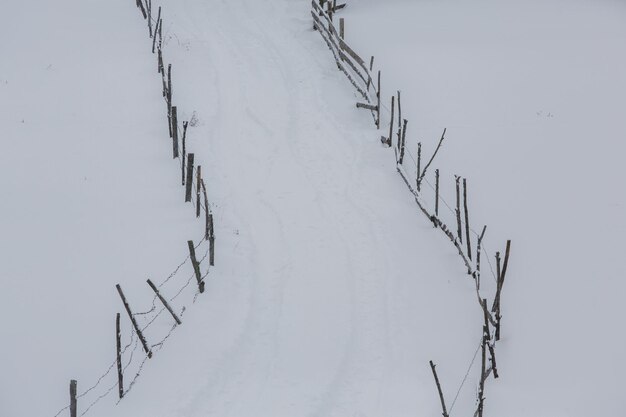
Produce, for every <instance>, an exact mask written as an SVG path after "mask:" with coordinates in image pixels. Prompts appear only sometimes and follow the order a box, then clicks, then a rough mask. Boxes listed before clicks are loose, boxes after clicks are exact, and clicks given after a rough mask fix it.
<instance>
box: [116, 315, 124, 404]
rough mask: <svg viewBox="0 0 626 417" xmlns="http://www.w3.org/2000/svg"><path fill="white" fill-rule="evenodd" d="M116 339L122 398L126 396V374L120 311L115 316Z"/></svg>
mask: <svg viewBox="0 0 626 417" xmlns="http://www.w3.org/2000/svg"><path fill="white" fill-rule="evenodd" d="M115 339H116V342H117V343H116V347H117V390H118V394H119V397H120V400H121V399H122V398H123V397H124V375H123V373H122V332H121V329H120V313H117V315H116V316H115Z"/></svg>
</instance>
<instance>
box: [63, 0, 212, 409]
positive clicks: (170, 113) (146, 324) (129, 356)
mask: <svg viewBox="0 0 626 417" xmlns="http://www.w3.org/2000/svg"><path fill="white" fill-rule="evenodd" d="M144 1H145V4H144ZM136 5H137V7H138V8H139V10H140V11H141V14H142V16H143V18H144V20H146V21H147V22H148V29H149V36H150V39H151V41H150V43H151V47H152V53H155V48H156V52H157V64H158V65H157V69H158V72H159V74H160V75H161V87H162V89H163V100H164V101H165V104H166V107H167V119H168V126H169V136H170V137H171V138H172V144H173V149H174V156H175V157H178V152H177V150H178V138H179V137H180V138H182V139H181V140H182V141H184V140H185V137H186V133H187V131H186V129H183V131H182V135H179V133H180V126H179V125H178V123H177V117H176V108H177V107H176V106H175V105H173V98H172V96H173V94H172V91H173V88H172V80H171V68H172V65H171V64H168V65H167V66H166V65H165V64H164V60H163V51H162V46H163V33H162V32H163V19H162V17H161V11H162V9H161V7H159V9H158V16H157V18H156V20H155V19H154V18H153V17H152V0H136ZM153 24H154V27H153ZM153 28H154V30H153ZM166 36H167V32H166ZM157 38H158V43H157ZM166 67H167V76H166V69H165V68H166ZM166 78H167V82H166ZM187 123H188V122H186V121H183V123H182V124H183V126H184V127H185V128H186V125H187ZM183 149H185V150H186V146H183ZM182 156H183V157H186V155H182ZM177 159H179V164H180V165H181V169H182V167H183V164H184V162H183V161H182V160H181V159H182V158H180V157H178V158H177ZM198 168H199V166H189V170H188V172H189V174H190V175H191V178H189V179H190V180H191V181H189V182H190V183H191V184H189V185H191V186H192V187H196V189H197V190H199V189H200V187H199V185H200V184H199V183H198V181H201V182H202V183H204V180H203V179H202V177H201V175H200V170H199V169H198ZM193 194H194V193H191V196H190V198H187V199H186V200H188V201H191V202H192V203H193V207H194V214H196V210H198V209H199V208H202V209H203V210H204V211H205V218H206V225H205V233H203V237H202V239H200V240H199V242H198V243H197V244H195V245H194V244H193V242H192V241H189V243H190V244H189V250H190V254H188V255H187V256H186V257H185V259H184V260H183V261H182V262H180V263H179V264H178V265H177V266H176V267H175V268H174V270H173V271H172V272H171V273H170V274H169V275H168V276H167V277H165V278H164V279H162V280H161V281H160V282H158V284H157V285H156V288H157V291H156V292H155V294H154V295H153V298H152V303H151V306H150V307H149V308H148V309H146V310H142V311H140V312H138V313H131V312H130V310H129V311H128V312H129V314H130V317H131V319H132V320H136V319H142V320H143V325H142V327H141V329H139V328H138V329H137V331H135V329H133V328H132V327H131V330H130V339H129V342H128V343H127V344H126V345H125V346H124V347H123V348H121V347H120V346H119V345H118V352H117V353H118V355H119V358H123V357H125V362H124V365H123V366H121V367H120V368H121V369H119V370H118V373H119V379H117V376H118V375H114V374H115V373H112V372H111V371H112V370H113V369H114V368H115V366H116V364H118V356H116V359H115V360H114V361H113V362H112V364H111V365H110V366H109V367H108V368H107V369H106V371H105V372H104V373H103V374H102V375H100V376H99V377H98V378H97V380H96V382H95V383H94V384H93V385H91V386H90V387H89V388H88V389H86V390H85V391H83V392H82V393H81V394H79V395H77V396H76V395H75V391H76V381H71V383H70V385H71V387H72V389H71V390H70V391H71V393H72V396H71V402H70V404H69V405H67V406H65V407H63V408H61V409H60V410H59V411H58V412H57V413H56V414H55V415H54V417H58V416H60V415H61V413H63V412H64V411H67V410H68V409H69V410H70V414H71V417H76V413H77V411H76V409H77V407H76V400H78V399H81V398H82V399H83V400H84V399H86V398H87V396H88V395H89V396H91V395H92V394H93V395H95V397H94V398H93V399H91V400H89V401H88V402H87V404H88V406H87V407H86V408H85V410H84V411H83V412H82V413H81V414H80V415H81V416H83V415H85V414H87V413H88V412H89V411H90V410H91V409H92V408H93V407H94V406H95V405H96V404H98V403H99V402H100V401H101V400H102V399H104V398H106V397H107V396H108V395H109V394H110V393H111V392H112V391H113V390H114V389H115V388H118V389H119V397H120V398H119V399H118V400H117V403H119V402H120V401H121V400H122V399H123V398H124V396H125V395H126V394H128V392H130V390H131V388H132V387H133V386H134V385H135V383H136V382H137V380H138V378H139V376H140V375H141V371H142V369H143V367H144V365H145V363H146V362H147V360H148V359H149V358H150V355H142V360H141V361H140V363H139V364H138V365H137V370H136V371H135V375H134V377H133V378H132V380H131V381H130V383H129V385H128V387H127V388H126V389H124V387H122V386H120V385H121V384H122V378H121V375H122V373H123V372H126V371H127V370H128V369H129V368H130V367H131V365H133V364H135V362H136V361H135V358H136V355H135V354H136V353H137V350H138V349H140V347H139V339H140V337H139V336H140V335H138V334H137V332H142V333H143V332H144V331H146V330H147V329H148V328H150V327H151V326H152V324H153V323H154V322H155V321H156V320H157V319H158V318H159V317H160V316H161V315H162V313H163V311H165V310H167V308H166V307H165V306H164V307H162V308H160V309H159V310H158V311H157V305H156V302H157V299H158V298H159V294H160V295H161V296H163V295H164V294H163V292H162V291H159V290H160V289H162V288H163V287H164V286H165V284H167V283H168V282H170V281H171V280H172V279H173V278H174V277H176V276H177V275H179V272H180V271H181V268H183V266H184V265H187V264H188V262H190V261H191V263H193V265H192V266H193V269H194V272H193V274H192V275H191V276H190V277H189V278H188V279H187V280H186V281H184V283H183V284H182V285H181V286H180V287H177V288H175V289H174V290H173V291H172V292H174V293H175V294H174V295H173V296H171V297H169V298H168V299H169V302H173V301H174V300H176V299H177V298H178V297H179V296H180V295H181V294H182V293H183V292H184V291H185V289H187V287H189V285H190V284H191V282H193V280H194V278H196V279H197V281H198V285H199V286H201V287H203V286H204V281H205V278H206V277H207V276H208V274H209V270H210V266H213V253H214V241H215V235H214V234H213V215H212V213H211V207H210V205H209V203H208V200H207V199H206V194H205V200H204V202H202V201H197V198H196V196H194V195H193ZM196 217H198V216H197V215H196ZM209 219H210V225H209ZM209 228H210V231H211V232H210V235H209V234H208V233H207V232H206V231H208V230H209ZM207 240H208V243H209V247H208V248H207V249H206V251H204V255H203V257H202V258H201V259H200V260H197V261H196V260H195V259H192V257H193V255H194V252H195V250H196V249H198V248H199V247H200V246H201V245H202V244H203V243H205V242H207ZM209 255H210V260H211V262H210V265H208V264H207V263H206V262H205V260H206V259H207V257H209ZM204 264H206V267H205V269H206V270H205V272H204V273H202V272H201V269H200V268H201V267H202V265H204ZM199 294H200V291H198V290H196V291H195V293H194V296H193V299H192V300H191V304H193V303H195V302H196V299H197V297H198V295H199ZM166 305H167V304H166ZM187 307H188V305H183V306H182V308H181V310H180V312H179V314H178V317H179V318H182V317H183V314H184V313H185V311H186V310H187ZM174 317H176V315H175V314H174ZM177 325H178V321H177V323H174V324H173V325H172V327H171V328H170V329H169V331H168V332H167V334H166V335H165V336H163V337H162V338H161V339H158V341H157V342H156V343H151V344H150V345H149V351H152V350H154V352H158V351H159V350H160V349H162V347H163V345H164V343H165V341H166V340H167V339H168V338H169V337H170V336H171V335H172V334H173V332H174V330H175V328H176V326H177ZM142 340H143V339H142ZM131 346H132V348H131ZM129 349H130V352H129ZM112 374H113V375H114V376H116V378H115V382H114V383H111V384H107V385H106V386H105V387H104V389H103V390H99V388H100V387H101V386H102V385H103V384H104V383H106V381H108V379H109V378H110V376H111V375H112Z"/></svg>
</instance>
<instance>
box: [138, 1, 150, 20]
mask: <svg viewBox="0 0 626 417" xmlns="http://www.w3.org/2000/svg"><path fill="white" fill-rule="evenodd" d="M136 1H137V7H139V10H141V14H142V15H143V18H144V19H147V18H148V15H147V14H146V9H145V8H144V7H143V2H142V0H136Z"/></svg>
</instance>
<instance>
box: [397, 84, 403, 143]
mask: <svg viewBox="0 0 626 417" xmlns="http://www.w3.org/2000/svg"><path fill="white" fill-rule="evenodd" d="M400 97H401V96H400V90H398V141H397V144H396V146H397V147H398V151H399V150H400V137H401V135H402V101H400Z"/></svg>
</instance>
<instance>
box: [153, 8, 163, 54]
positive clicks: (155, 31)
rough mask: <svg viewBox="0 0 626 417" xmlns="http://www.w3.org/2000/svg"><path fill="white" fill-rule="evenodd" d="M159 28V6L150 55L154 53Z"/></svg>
mask: <svg viewBox="0 0 626 417" xmlns="http://www.w3.org/2000/svg"><path fill="white" fill-rule="evenodd" d="M160 26H161V6H159V11H158V13H157V20H156V26H155V27H154V36H153V37H152V53H154V47H155V46H156V39H157V33H158V32H159V30H160Z"/></svg>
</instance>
